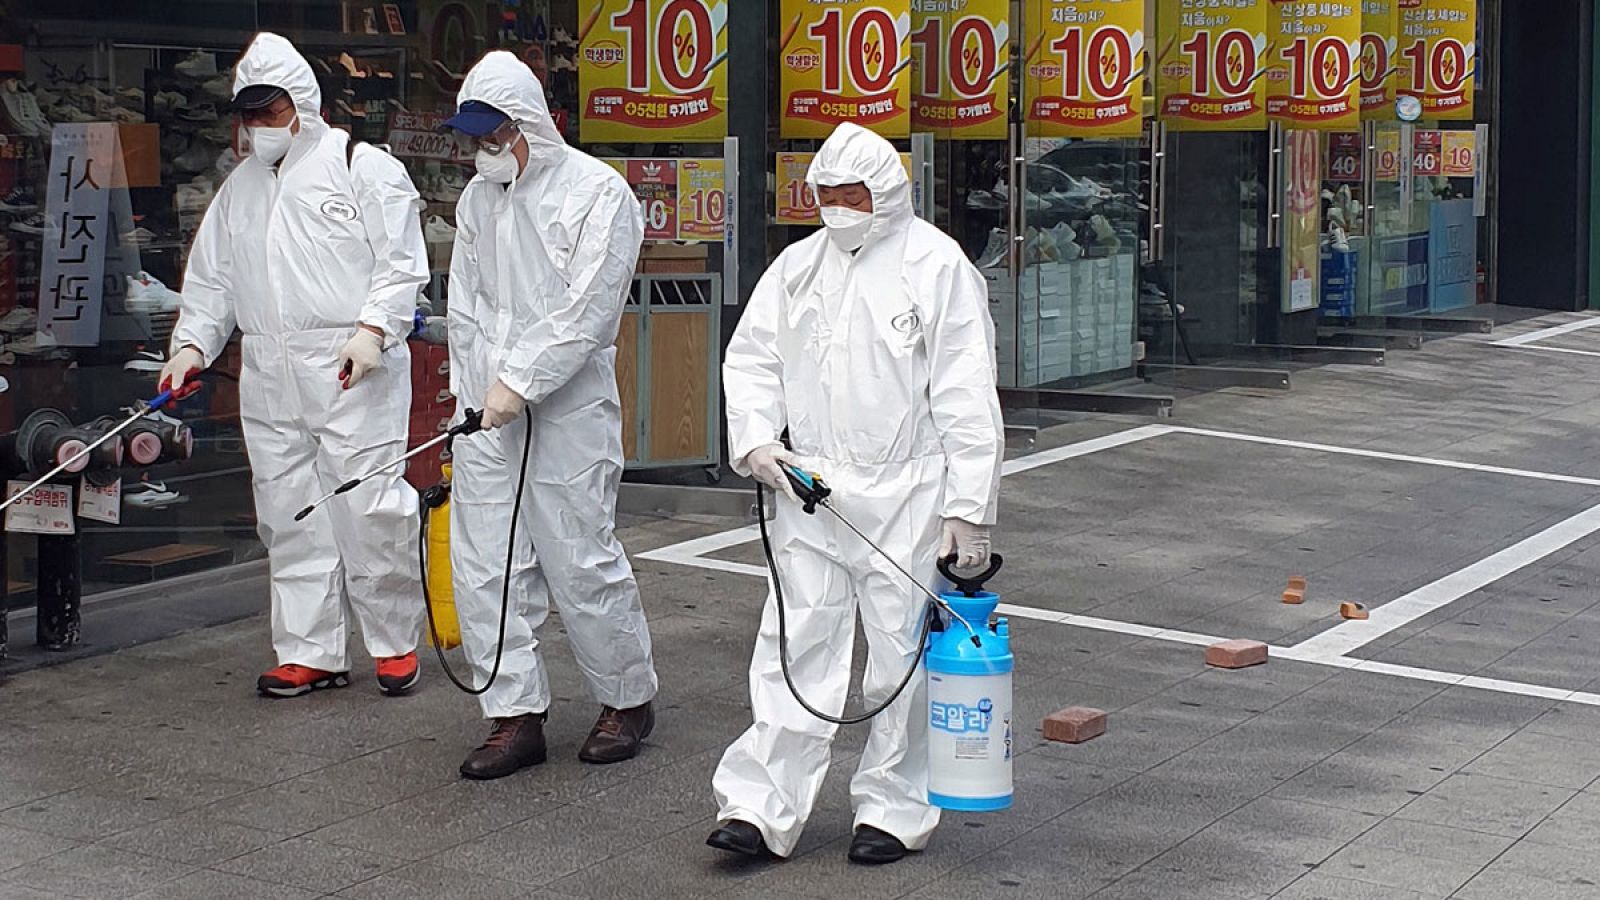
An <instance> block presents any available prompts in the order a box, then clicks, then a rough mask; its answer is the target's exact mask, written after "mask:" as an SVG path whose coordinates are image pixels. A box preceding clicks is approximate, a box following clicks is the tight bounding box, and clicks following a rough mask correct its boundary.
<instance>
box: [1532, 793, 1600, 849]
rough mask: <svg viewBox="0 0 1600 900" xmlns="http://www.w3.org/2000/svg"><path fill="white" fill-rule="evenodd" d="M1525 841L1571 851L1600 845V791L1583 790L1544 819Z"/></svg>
mask: <svg viewBox="0 0 1600 900" xmlns="http://www.w3.org/2000/svg"><path fill="white" fill-rule="evenodd" d="M1525 840H1529V841H1532V842H1534V843H1536V844H1549V845H1551V846H1554V847H1566V848H1568V849H1571V850H1591V849H1593V848H1595V847H1600V794H1593V793H1589V792H1580V793H1579V794H1577V796H1575V797H1573V798H1572V799H1571V800H1568V801H1567V802H1566V803H1565V804H1564V805H1563V806H1562V807H1561V808H1560V809H1558V810H1556V811H1555V812H1553V813H1551V814H1550V817H1549V818H1547V819H1545V820H1544V821H1543V822H1540V823H1539V825H1538V827H1536V828H1534V829H1533V831H1531V832H1529V833H1528V836H1527V838H1525Z"/></svg>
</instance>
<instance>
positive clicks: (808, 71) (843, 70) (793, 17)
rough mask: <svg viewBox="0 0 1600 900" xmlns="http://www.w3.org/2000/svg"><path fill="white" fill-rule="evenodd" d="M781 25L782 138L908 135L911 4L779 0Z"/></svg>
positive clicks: (896, 1)
mask: <svg viewBox="0 0 1600 900" xmlns="http://www.w3.org/2000/svg"><path fill="white" fill-rule="evenodd" d="M780 21H781V22H782V23H783V31H782V32H780V33H779V38H778V42H779V50H778V56H779V67H778V68H779V73H778V86H779V90H780V92H781V95H782V101H783V109H782V117H783V119H782V124H781V126H780V127H779V134H780V135H781V136H782V137H785V138H825V137H827V136H828V135H829V134H832V133H833V129H834V128H835V127H837V126H838V125H839V124H840V123H841V122H854V123H856V124H857V125H860V126H862V127H864V128H869V129H871V130H873V131H875V132H877V133H878V134H880V135H883V136H884V137H886V138H903V137H907V136H909V135H910V134H911V0H826V2H824V0H783V3H782V11H781V15H780Z"/></svg>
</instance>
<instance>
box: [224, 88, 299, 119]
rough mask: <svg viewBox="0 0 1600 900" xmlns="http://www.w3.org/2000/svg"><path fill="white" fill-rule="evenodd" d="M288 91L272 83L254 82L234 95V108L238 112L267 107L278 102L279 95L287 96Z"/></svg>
mask: <svg viewBox="0 0 1600 900" xmlns="http://www.w3.org/2000/svg"><path fill="white" fill-rule="evenodd" d="M287 95H288V91H285V90H284V89H283V88H281V87H276V86H274V85H270V84H252V85H250V86H249V87H246V88H240V90H239V93H237V94H235V95H234V97H233V108H234V110H235V111H237V112H247V111H249V110H256V109H266V108H267V107H269V106H271V105H272V104H273V103H276V102H277V100H278V98H279V97H283V96H287Z"/></svg>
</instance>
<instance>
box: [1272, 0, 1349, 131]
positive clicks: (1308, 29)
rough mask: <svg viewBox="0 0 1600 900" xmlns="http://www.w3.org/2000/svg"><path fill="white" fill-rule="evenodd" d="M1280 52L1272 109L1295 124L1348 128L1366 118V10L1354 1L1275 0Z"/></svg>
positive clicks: (1274, 36) (1275, 44)
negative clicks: (1307, 0)
mask: <svg viewBox="0 0 1600 900" xmlns="http://www.w3.org/2000/svg"><path fill="white" fill-rule="evenodd" d="M1271 2H1272V44H1271V46H1272V47H1274V48H1276V56H1275V58H1274V59H1273V60H1272V70H1271V71H1270V72H1268V74H1267V83H1268V88H1267V114H1268V115H1269V116H1271V117H1272V118H1274V119H1276V120H1277V121H1279V122H1282V123H1284V124H1286V125H1290V126H1293V127H1295V128H1307V129H1311V130H1316V131H1343V130H1348V129H1353V128H1356V127H1357V126H1358V125H1359V124H1360V122H1361V67H1360V61H1361V10H1360V9H1359V7H1358V6H1357V5H1356V4H1355V3H1354V2H1347V3H1304V2H1301V0H1271Z"/></svg>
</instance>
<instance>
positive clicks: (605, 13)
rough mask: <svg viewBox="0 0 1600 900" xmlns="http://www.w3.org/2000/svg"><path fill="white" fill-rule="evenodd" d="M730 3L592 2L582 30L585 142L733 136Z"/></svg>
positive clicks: (699, 0)
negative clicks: (730, 119) (730, 128)
mask: <svg viewBox="0 0 1600 900" xmlns="http://www.w3.org/2000/svg"><path fill="white" fill-rule="evenodd" d="M729 6H730V3H729V0H595V2H593V3H592V5H591V6H589V14H588V16H587V17H586V18H585V19H584V21H583V22H582V24H581V25H580V26H579V29H578V33H579V38H578V42H579V48H578V84H579V86H580V89H581V92H582V97H581V99H580V111H579V116H580V119H579V129H580V134H581V136H582V138H583V140H585V141H657V140H668V139H670V140H674V141H695V140H700V141H720V140H722V139H723V138H724V137H726V136H727V134H728V66H727V59H728V29H727V24H728V13H729Z"/></svg>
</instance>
